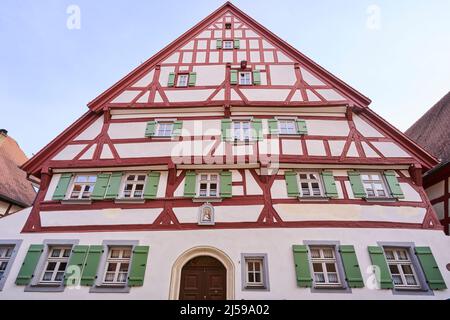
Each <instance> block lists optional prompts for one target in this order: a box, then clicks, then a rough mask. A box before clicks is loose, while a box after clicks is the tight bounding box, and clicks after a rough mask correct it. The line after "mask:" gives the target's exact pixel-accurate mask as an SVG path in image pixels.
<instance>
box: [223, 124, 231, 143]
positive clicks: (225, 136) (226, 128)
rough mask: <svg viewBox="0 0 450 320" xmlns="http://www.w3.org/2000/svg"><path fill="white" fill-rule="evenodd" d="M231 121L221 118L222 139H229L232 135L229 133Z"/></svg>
mask: <svg viewBox="0 0 450 320" xmlns="http://www.w3.org/2000/svg"><path fill="white" fill-rule="evenodd" d="M231 123H232V121H231V120H230V119H222V124H221V128H222V141H230V140H231V137H232V133H231Z"/></svg>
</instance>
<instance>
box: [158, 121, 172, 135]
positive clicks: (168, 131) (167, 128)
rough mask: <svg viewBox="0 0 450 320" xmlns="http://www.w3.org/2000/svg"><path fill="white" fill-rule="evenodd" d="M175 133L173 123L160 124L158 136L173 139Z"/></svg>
mask: <svg viewBox="0 0 450 320" xmlns="http://www.w3.org/2000/svg"><path fill="white" fill-rule="evenodd" d="M172 133H173V122H158V124H157V128H156V136H158V137H171V136H172Z"/></svg>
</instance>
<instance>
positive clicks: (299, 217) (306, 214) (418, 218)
mask: <svg viewBox="0 0 450 320" xmlns="http://www.w3.org/2000/svg"><path fill="white" fill-rule="evenodd" d="M274 208H275V209H276V210H277V212H278V214H279V215H280V217H281V218H282V219H283V220H284V221H389V222H407V223H422V222H423V218H424V217H425V214H426V209H424V208H411V207H386V206H377V205H374V206H361V205H352V204H336V205H329V204H303V203H302V204H277V205H274Z"/></svg>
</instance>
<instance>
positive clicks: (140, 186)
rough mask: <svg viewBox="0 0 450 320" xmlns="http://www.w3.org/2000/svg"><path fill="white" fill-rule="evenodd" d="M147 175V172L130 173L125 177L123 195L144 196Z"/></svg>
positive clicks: (128, 196)
mask: <svg viewBox="0 0 450 320" xmlns="http://www.w3.org/2000/svg"><path fill="white" fill-rule="evenodd" d="M146 177H147V175H146V174H128V175H127V176H126V177H125V183H124V188H123V197H124V198H142V196H143V194H144V186H145V180H146Z"/></svg>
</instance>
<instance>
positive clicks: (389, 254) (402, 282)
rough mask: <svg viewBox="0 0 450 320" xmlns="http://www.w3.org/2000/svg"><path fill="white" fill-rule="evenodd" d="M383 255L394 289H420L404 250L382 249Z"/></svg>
mask: <svg viewBox="0 0 450 320" xmlns="http://www.w3.org/2000/svg"><path fill="white" fill-rule="evenodd" d="M384 254H385V256H386V261H387V263H388V266H389V271H390V272H391V275H392V279H393V282H394V287H395V288H398V289H418V288H420V287H421V285H420V283H419V281H418V278H417V274H416V271H415V270H414V265H413V263H412V261H411V258H410V256H409V252H408V250H407V249H406V248H384Z"/></svg>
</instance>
